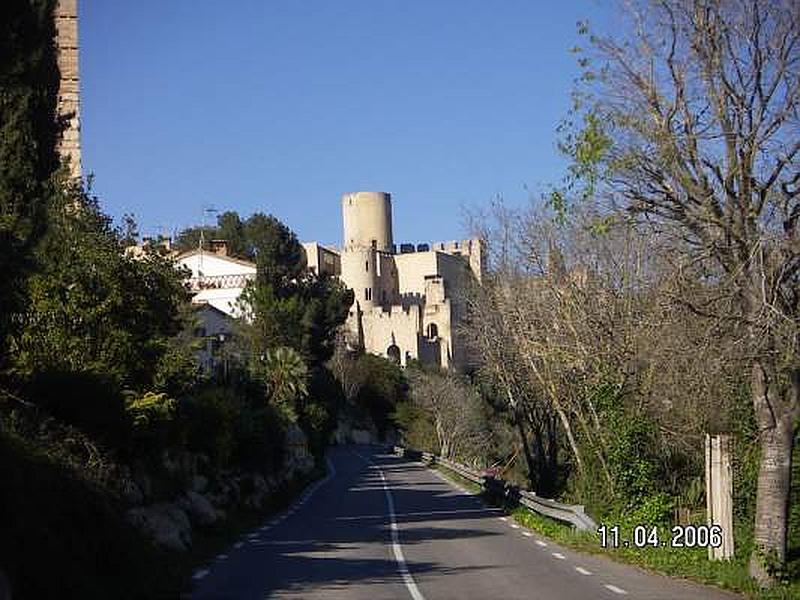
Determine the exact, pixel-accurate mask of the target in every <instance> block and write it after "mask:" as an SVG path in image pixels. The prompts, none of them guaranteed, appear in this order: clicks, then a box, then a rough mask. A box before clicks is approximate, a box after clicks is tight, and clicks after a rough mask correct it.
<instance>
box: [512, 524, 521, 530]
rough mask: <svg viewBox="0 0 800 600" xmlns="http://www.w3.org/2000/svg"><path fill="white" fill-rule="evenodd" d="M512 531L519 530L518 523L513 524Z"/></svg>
mask: <svg viewBox="0 0 800 600" xmlns="http://www.w3.org/2000/svg"><path fill="white" fill-rule="evenodd" d="M511 529H519V525H517V524H516V523H511Z"/></svg>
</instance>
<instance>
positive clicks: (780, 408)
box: [565, 0, 800, 583]
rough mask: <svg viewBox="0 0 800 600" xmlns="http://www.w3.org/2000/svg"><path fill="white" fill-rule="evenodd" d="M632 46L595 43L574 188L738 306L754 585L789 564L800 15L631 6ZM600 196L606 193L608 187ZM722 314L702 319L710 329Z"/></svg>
mask: <svg viewBox="0 0 800 600" xmlns="http://www.w3.org/2000/svg"><path fill="white" fill-rule="evenodd" d="M627 15H628V17H629V18H630V28H629V29H627V28H626V29H625V31H629V32H630V35H629V36H627V37H624V36H620V37H617V38H605V37H594V36H593V37H592V38H591V41H592V47H593V48H594V50H595V52H596V55H597V56H599V58H600V59H601V61H602V64H601V65H600V68H599V70H589V69H593V68H594V66H593V65H592V64H591V63H590V62H589V60H594V57H592V58H591V59H587V58H581V61H582V63H581V64H583V65H584V66H586V67H587V72H586V73H585V75H584V77H583V80H584V81H585V82H588V83H589V87H588V88H587V90H588V94H586V95H583V96H579V101H580V102H581V103H582V107H583V109H585V112H584V113H583V114H584V117H585V118H584V121H583V123H582V128H581V131H580V133H578V134H577V135H575V136H574V137H571V138H568V139H567V141H566V144H565V147H566V148H568V149H569V150H571V151H572V152H573V154H574V156H575V158H576V161H575V167H574V169H573V174H574V175H575V176H576V177H578V178H581V177H582V178H583V180H584V181H588V182H589V184H590V191H591V192H600V191H601V190H602V188H603V187H605V188H606V189H607V191H608V192H609V196H610V197H611V198H612V199H613V201H614V202H617V203H619V204H621V205H622V206H623V207H624V208H626V209H628V210H629V211H630V212H631V213H632V214H635V215H638V216H641V217H642V218H643V219H644V220H646V221H648V222H649V223H650V224H651V225H653V227H655V228H656V229H658V230H660V231H662V232H666V233H669V234H670V235H672V237H673V240H674V242H675V248H680V249H681V250H682V252H683V264H684V265H687V266H688V265H697V264H702V265H704V267H703V268H704V269H705V270H706V273H707V277H708V279H709V280H713V281H714V282H715V283H716V284H718V285H719V286H720V287H722V288H726V289H727V290H728V292H729V296H728V300H729V302H728V303H727V306H728V307H729V309H730V310H731V311H732V312H731V313H730V314H728V315H726V318H729V319H732V320H733V321H734V323H735V326H737V327H738V328H739V332H740V336H741V341H742V343H743V345H744V346H745V347H746V354H747V355H748V357H749V364H750V366H749V369H750V386H751V396H752V403H753V409H754V411H755V416H756V420H757V423H758V427H759V436H760V446H761V463H760V470H759V476H758V491H757V501H756V516H755V540H756V549H755V551H754V554H753V557H752V559H751V562H750V568H751V573H752V574H753V575H754V576H755V577H757V578H758V579H759V580H760V581H762V582H765V583H767V582H769V581H771V576H770V573H769V569H768V568H767V565H768V564H770V563H778V564H783V563H784V562H785V558H786V536H787V512H788V503H789V490H790V476H791V456H792V444H793V437H794V431H795V428H796V424H797V420H798V415H799V414H800V359H799V358H798V356H799V355H798V316H799V314H798V298H800V293H799V290H800V286H799V285H798V274H799V273H800V238H799V237H798V221H800V110H799V109H800V69H798V67H800V5H798V4H797V2H794V1H792V0H758V1H750V0H632V1H631V2H630V3H628V11H627ZM604 184H605V186H604ZM713 307H714V305H702V304H701V305H694V306H693V310H695V311H697V312H700V313H705V314H708V315H709V316H719V315H718V314H716V315H715V313H714V311H713Z"/></svg>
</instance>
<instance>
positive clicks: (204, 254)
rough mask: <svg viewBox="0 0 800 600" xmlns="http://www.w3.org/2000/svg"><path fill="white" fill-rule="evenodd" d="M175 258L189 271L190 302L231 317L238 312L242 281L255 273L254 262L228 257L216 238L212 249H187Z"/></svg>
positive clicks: (239, 309)
mask: <svg viewBox="0 0 800 600" xmlns="http://www.w3.org/2000/svg"><path fill="white" fill-rule="evenodd" d="M175 260H176V262H177V263H178V264H179V265H180V266H183V267H185V268H187V269H189V270H190V271H191V275H190V277H189V279H188V280H187V282H186V283H187V284H188V286H189V290H190V291H191V293H192V294H193V296H192V304H210V305H211V306H213V307H214V308H216V309H218V310H221V311H222V312H224V313H226V314H227V315H229V316H231V317H234V318H235V317H240V316H241V315H242V311H241V308H240V307H239V306H238V303H237V301H238V299H239V296H240V295H241V293H242V291H243V290H244V286H245V284H246V283H247V282H248V281H249V280H251V279H253V278H255V276H256V265H255V264H254V263H252V262H250V261H247V260H241V259H239V258H233V257H232V256H228V253H227V246H226V245H225V243H224V242H223V241H219V240H214V241H213V242H212V250H200V249H198V250H190V251H189V252H184V253H183V254H179V255H178V256H177V257H176V259H175Z"/></svg>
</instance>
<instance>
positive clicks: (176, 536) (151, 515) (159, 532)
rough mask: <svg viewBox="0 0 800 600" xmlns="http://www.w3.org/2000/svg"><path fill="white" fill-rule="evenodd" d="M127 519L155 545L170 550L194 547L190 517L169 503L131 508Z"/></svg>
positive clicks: (126, 515) (126, 516)
mask: <svg viewBox="0 0 800 600" xmlns="http://www.w3.org/2000/svg"><path fill="white" fill-rule="evenodd" d="M125 518H126V519H127V520H128V522H129V523H131V524H132V525H133V526H134V527H136V528H137V529H138V530H139V531H141V532H142V533H143V534H145V535H146V536H147V537H149V538H151V539H152V540H153V541H154V542H155V543H157V544H159V545H160V546H163V547H164V548H168V549H170V550H187V549H188V548H189V546H191V545H192V526H191V523H190V522H189V517H188V516H187V515H186V513H185V512H184V511H183V510H181V509H180V508H179V507H178V506H176V505H174V504H170V503H168V502H162V503H158V504H152V505H150V506H139V507H136V508H131V509H130V510H128V512H127V513H126V514H125Z"/></svg>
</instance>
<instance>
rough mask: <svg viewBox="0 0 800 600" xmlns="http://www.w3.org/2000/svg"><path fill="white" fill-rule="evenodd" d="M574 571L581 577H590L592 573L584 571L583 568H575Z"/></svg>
mask: <svg viewBox="0 0 800 600" xmlns="http://www.w3.org/2000/svg"><path fill="white" fill-rule="evenodd" d="M575 570H576V571H577V572H578V573H580V574H581V575H591V574H592V572H591V571H587V570H586V569H584V568H583V567H575Z"/></svg>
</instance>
